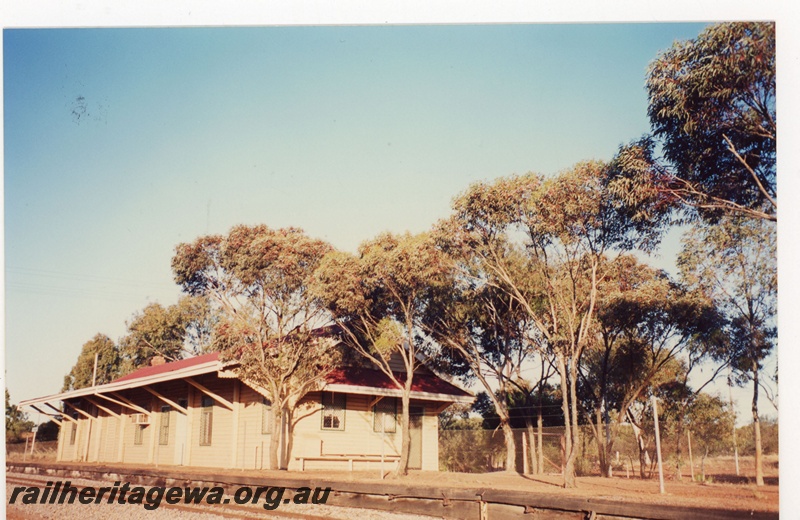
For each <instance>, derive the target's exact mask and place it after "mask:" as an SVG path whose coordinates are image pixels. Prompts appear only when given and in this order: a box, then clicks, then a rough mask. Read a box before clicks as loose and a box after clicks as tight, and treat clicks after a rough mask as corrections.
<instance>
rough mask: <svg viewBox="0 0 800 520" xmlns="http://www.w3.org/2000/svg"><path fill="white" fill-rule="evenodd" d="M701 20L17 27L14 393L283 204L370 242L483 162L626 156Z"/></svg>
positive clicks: (54, 381)
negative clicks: (207, 249) (190, 249)
mask: <svg viewBox="0 0 800 520" xmlns="http://www.w3.org/2000/svg"><path fill="white" fill-rule="evenodd" d="M702 27H703V24H697V23H691V24H606V25H603V24H572V25H570V24H549V25H544V24H541V25H535V24H514V25H509V24H503V25H460V26H430V25H428V26H366V27H365V26H359V27H355V26H353V27H347V26H332V27H268V28H191V29H190V28H173V29H6V30H5V31H4V34H3V57H4V125H5V179H4V188H5V268H6V376H7V384H8V388H9V390H10V392H11V397H12V401H14V402H17V401H19V400H22V399H27V398H32V397H36V396H40V395H45V394H49V393H54V392H57V391H58V390H59V389H60V387H61V384H62V382H63V377H64V375H65V374H66V373H67V372H68V371H69V370H70V368H71V366H72V365H73V364H74V362H75V360H76V359H77V356H78V353H79V352H80V349H81V346H82V345H83V343H85V342H86V341H88V340H89V339H91V337H93V336H94V335H95V334H96V333H98V332H102V333H104V334H107V335H108V336H110V337H111V338H112V339H114V340H117V339H119V338H120V337H121V336H122V335H123V334H124V332H125V322H126V320H129V319H130V318H131V316H132V315H133V314H134V313H135V312H136V311H138V310H141V309H142V308H143V307H144V306H145V305H147V304H148V303H150V302H153V301H158V302H160V303H162V304H165V305H167V304H172V303H174V302H175V301H176V300H177V298H178V296H179V291H178V288H177V287H176V286H175V285H174V283H173V282H172V276H171V272H170V259H171V257H172V254H173V251H174V248H175V246H176V245H177V244H178V243H180V242H184V241H190V240H193V239H195V238H196V237H198V236H200V235H203V234H207V233H224V232H226V231H227V230H228V229H230V228H231V227H232V226H233V225H235V224H239V223H247V224H254V223H265V224H267V225H269V226H271V227H283V226H298V227H302V228H304V229H305V230H306V231H307V232H308V233H309V234H310V235H312V236H315V237H319V238H323V239H326V240H328V241H330V242H331V243H332V244H333V245H334V246H335V247H337V248H340V249H344V250H351V251H352V250H355V248H356V247H357V245H358V244H359V243H360V242H361V241H363V240H366V239H369V238H371V237H373V236H375V235H376V234H377V233H379V232H381V231H385V230H389V231H395V232H402V231H405V230H409V231H412V232H419V231H423V230H425V229H428V228H429V227H430V226H431V225H432V224H433V223H434V222H435V221H436V220H437V219H439V218H442V217H444V216H446V215H447V214H448V213H449V207H450V201H451V200H452V198H453V197H454V196H455V195H457V194H458V193H459V192H461V191H463V190H465V189H466V188H467V187H468V185H469V184H470V183H472V182H475V181H478V180H486V179H493V178H495V177H498V176H503V175H510V174H514V173H525V172H527V171H536V172H541V173H545V174H552V173H555V172H558V171H559V170H561V169H564V168H567V167H569V166H570V165H572V164H574V163H576V162H578V161H581V160H586V159H610V158H611V157H612V156H613V154H614V152H615V151H616V150H617V148H618V147H619V145H621V144H623V143H625V142H627V141H630V140H632V139H635V138H637V137H639V136H641V135H642V134H643V133H645V132H646V131H647V130H648V121H647V118H646V106H647V100H646V93H645V90H644V78H645V71H646V67H647V65H648V63H649V62H650V61H651V60H652V59H654V58H655V57H656V55H657V53H658V51H659V50H664V49H666V48H668V47H669V46H670V45H671V44H672V42H673V41H675V40H679V39H687V38H691V37H694V36H696V35H697V34H698V33H699V32H700V30H701V29H702ZM675 243H676V241H675V240H674V237H672V239H671V240H670V241H669V242H668V243H667V245H666V247H665V249H664V252H663V255H662V258H660V259H656V260H653V262H654V263H656V264H657V265H660V266H665V267H670V266H671V265H672V263H673V257H674V254H675ZM738 395H739V394H737V399H738V398H739V397H738ZM748 395H749V394H748V391H747V390H744V391H743V393H741V396H742V397H741V399H740V400H742V401H743V402H745V403H746V400H747V399H748ZM762 408H763V410H764V411H765V412H768V411H769V405H768V404H767V403H766V402H762Z"/></svg>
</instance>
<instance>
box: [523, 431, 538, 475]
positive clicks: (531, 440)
mask: <svg viewBox="0 0 800 520" xmlns="http://www.w3.org/2000/svg"><path fill="white" fill-rule="evenodd" d="M525 427H526V431H525V434H527V436H528V474H530V475H536V474H537V473H539V471H538V467H537V466H536V431H535V430H534V428H533V417H527V418H526V419H525Z"/></svg>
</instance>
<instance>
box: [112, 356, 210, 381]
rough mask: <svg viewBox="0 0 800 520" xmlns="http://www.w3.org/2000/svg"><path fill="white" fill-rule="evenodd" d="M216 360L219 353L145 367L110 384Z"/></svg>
mask: <svg viewBox="0 0 800 520" xmlns="http://www.w3.org/2000/svg"><path fill="white" fill-rule="evenodd" d="M218 360H219V352H211V353H209V354H203V355H202V356H195V357H191V358H186V359H181V360H179V361H172V362H170V363H164V364H163V365H156V366H146V367H143V368H140V369H139V370H135V371H133V372H131V373H130V374H128V375H126V376H122V377H120V378H118V379H115V380H114V381H112V383H116V382H117V381H131V380H133V379H139V378H142V377H149V376H155V375H158V374H166V373H168V372H173V371H175V370H180V369H182V368H189V367H193V366H195V365H202V364H203V363H208V362H209V361H218Z"/></svg>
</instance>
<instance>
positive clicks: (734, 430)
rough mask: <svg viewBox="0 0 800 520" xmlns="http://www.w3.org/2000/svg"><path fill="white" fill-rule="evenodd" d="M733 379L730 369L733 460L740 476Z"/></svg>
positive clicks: (729, 398) (729, 395)
mask: <svg viewBox="0 0 800 520" xmlns="http://www.w3.org/2000/svg"><path fill="white" fill-rule="evenodd" d="M732 380H733V372H732V371H728V401H729V402H730V404H731V413H732V414H733V460H734V462H735V463H736V476H737V477H738V476H739V445H738V444H737V443H736V409H735V408H734V407H733V392H732V391H731V383H732Z"/></svg>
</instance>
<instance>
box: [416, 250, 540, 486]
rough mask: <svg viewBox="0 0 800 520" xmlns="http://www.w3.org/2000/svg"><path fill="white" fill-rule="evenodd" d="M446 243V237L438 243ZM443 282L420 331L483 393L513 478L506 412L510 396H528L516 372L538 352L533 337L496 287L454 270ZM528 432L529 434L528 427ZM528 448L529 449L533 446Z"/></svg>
mask: <svg viewBox="0 0 800 520" xmlns="http://www.w3.org/2000/svg"><path fill="white" fill-rule="evenodd" d="M446 240H448V237H446V236H445V237H441V238H440V239H439V241H440V242H441V241H446ZM503 254H504V255H505V262H506V265H507V266H508V269H515V268H516V269H525V266H524V264H525V257H524V255H523V254H521V253H520V252H519V251H517V250H515V249H514V248H513V247H512V246H510V245H509V246H508V248H507V249H506V251H505V252H504V253H503ZM463 260H464V259H462V262H463ZM512 265H514V266H515V267H512ZM447 282H448V283H447V284H442V285H441V286H440V289H441V290H440V291H438V292H436V293H434V295H433V298H432V299H431V303H430V304H429V305H428V307H427V310H428V312H427V313H426V315H425V317H424V320H423V323H424V326H425V329H426V330H427V331H428V333H429V334H430V335H431V337H433V338H434V339H435V340H436V341H437V342H438V343H439V344H440V345H441V346H442V349H441V350H442V357H443V358H446V359H447V361H448V363H449V365H450V366H456V367H462V366H463V367H465V368H466V369H467V370H462V371H460V372H461V373H462V374H463V376H464V377H465V379H467V380H477V381H478V382H479V383H480V385H481V386H482V387H483V391H484V392H485V395H487V396H488V398H489V400H490V401H491V404H492V406H493V408H494V412H495V414H496V416H497V418H498V426H499V427H500V429H501V431H502V432H503V437H504V441H505V446H506V471H508V472H518V470H519V468H517V467H516V460H517V449H516V442H515V438H514V431H513V430H512V425H511V411H510V409H509V406H510V403H511V401H512V398H513V397H514V396H515V395H516V396H519V395H520V394H522V395H524V396H526V397H527V396H528V395H529V393H530V389H529V388H528V384H527V383H526V382H525V381H524V379H523V378H522V369H523V367H524V365H525V364H526V363H528V362H529V361H532V360H533V358H534V356H535V354H536V351H537V350H539V349H541V348H542V346H541V345H539V344H538V343H537V341H536V339H537V338H538V337H539V336H538V335H537V332H536V329H535V328H533V327H532V326H531V325H530V322H529V314H528V313H527V311H526V310H525V309H524V308H523V307H522V305H521V304H520V303H519V301H517V300H516V299H515V298H514V297H512V296H511V295H509V294H508V292H506V291H503V290H502V289H500V288H499V287H498V286H497V284H496V283H491V282H490V283H476V281H475V278H474V277H465V276H462V275H460V274H459V272H458V271H457V270H455V269H454V270H452V271H451V272H450V276H449V277H448V279H447ZM451 372H453V370H451ZM529 426H530V429H531V430H532V421H529ZM531 440H532V438H531ZM530 446H531V447H532V448H534V449H535V444H533V443H531V444H530ZM534 460H535V459H534Z"/></svg>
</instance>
